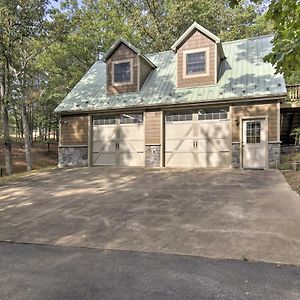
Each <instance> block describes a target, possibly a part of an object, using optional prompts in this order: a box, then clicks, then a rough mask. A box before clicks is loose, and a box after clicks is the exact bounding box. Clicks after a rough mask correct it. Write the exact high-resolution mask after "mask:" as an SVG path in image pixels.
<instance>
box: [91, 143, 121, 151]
mask: <svg viewBox="0 0 300 300" xmlns="http://www.w3.org/2000/svg"><path fill="white" fill-rule="evenodd" d="M93 152H116V141H111V142H105V141H94V142H93Z"/></svg>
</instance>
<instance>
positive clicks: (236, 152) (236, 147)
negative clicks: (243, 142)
mask: <svg viewBox="0 0 300 300" xmlns="http://www.w3.org/2000/svg"><path fill="white" fill-rule="evenodd" d="M231 149H232V157H231V165H232V167H233V168H239V167H240V143H232V148H231Z"/></svg>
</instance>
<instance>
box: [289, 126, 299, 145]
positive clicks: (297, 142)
mask: <svg viewBox="0 0 300 300" xmlns="http://www.w3.org/2000/svg"><path fill="white" fill-rule="evenodd" d="M291 136H292V137H293V138H294V139H295V146H297V145H299V146H300V127H298V128H294V129H293V130H292V132H291Z"/></svg>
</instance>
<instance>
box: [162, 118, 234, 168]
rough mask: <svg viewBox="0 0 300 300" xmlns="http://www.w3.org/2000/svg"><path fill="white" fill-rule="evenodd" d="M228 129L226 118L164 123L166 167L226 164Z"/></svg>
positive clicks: (227, 158) (228, 161)
mask: <svg viewBox="0 0 300 300" xmlns="http://www.w3.org/2000/svg"><path fill="white" fill-rule="evenodd" d="M229 129H230V127H229V121H228V120H225V121H223V120H204V121H203V120H199V121H191V122H188V123H186V122H180V121H178V122H176V123H175V124H172V123H166V125H165V151H166V155H165V162H166V166H168V167H204V168H206V167H212V168H213V167H229V165H230V159H229V156H230V155H229V154H230V152H229V149H230V139H229V134H230V130H229ZM195 141H197V143H195Z"/></svg>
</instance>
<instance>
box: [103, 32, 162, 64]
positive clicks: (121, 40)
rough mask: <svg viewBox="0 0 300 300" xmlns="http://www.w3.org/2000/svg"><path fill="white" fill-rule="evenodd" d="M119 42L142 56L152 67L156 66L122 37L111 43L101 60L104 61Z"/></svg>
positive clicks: (116, 47)
mask: <svg viewBox="0 0 300 300" xmlns="http://www.w3.org/2000/svg"><path fill="white" fill-rule="evenodd" d="M121 44H124V45H125V46H127V47H128V48H129V49H131V50H132V51H133V52H135V53H136V54H137V55H138V56H140V57H141V58H143V59H144V60H145V61H146V62H147V63H148V64H149V65H150V66H151V67H152V68H156V66H155V64H154V63H153V62H152V61H151V60H150V59H148V58H147V57H146V56H145V55H143V54H142V52H141V50H140V49H138V48H136V47H135V46H133V45H132V44H131V43H129V42H128V41H126V40H125V39H123V38H120V39H118V40H116V41H115V42H114V43H113V45H112V46H111V47H110V49H109V50H108V51H107V52H106V53H105V54H104V56H103V58H102V60H103V61H104V62H106V61H107V60H108V59H109V58H110V57H111V55H112V54H113V53H114V52H115V51H116V50H117V49H118V47H119V46H120V45H121Z"/></svg>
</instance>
